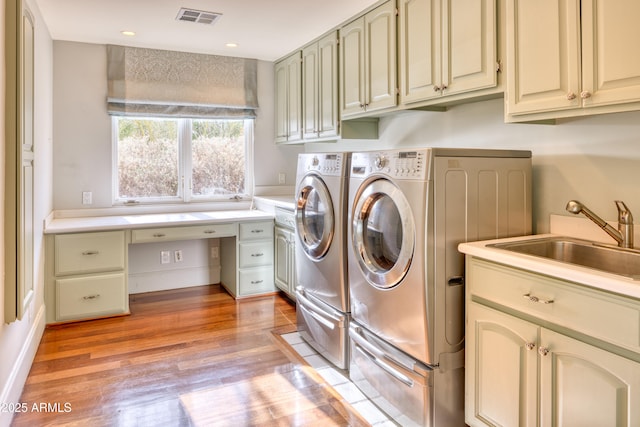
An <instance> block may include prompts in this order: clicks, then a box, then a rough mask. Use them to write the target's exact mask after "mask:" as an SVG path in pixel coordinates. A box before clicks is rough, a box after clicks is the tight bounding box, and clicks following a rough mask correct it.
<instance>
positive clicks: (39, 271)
mask: <svg viewBox="0 0 640 427" xmlns="http://www.w3.org/2000/svg"><path fill="white" fill-rule="evenodd" d="M27 4H28V6H29V8H30V9H31V11H32V12H33V14H34V17H35V27H36V37H35V43H36V47H35V48H36V50H35V52H36V62H35V97H36V103H35V123H36V128H35V135H34V137H35V140H34V150H35V160H34V165H35V181H34V186H35V202H34V203H35V205H34V209H35V215H34V218H35V219H34V221H35V224H34V225H35V226H34V236H35V238H34V239H35V241H34V252H35V259H34V270H35V271H34V278H35V279H34V281H35V297H34V298H33V300H32V302H31V304H30V306H29V307H28V309H27V313H26V314H25V315H24V317H23V319H22V320H20V321H16V322H13V323H11V324H8V325H7V324H4V323H3V322H2V321H0V402H2V403H10V402H19V401H20V394H21V392H22V388H23V385H24V381H25V380H26V376H27V374H28V373H29V369H30V368H31V362H32V360H33V357H34V355H35V351H36V349H37V346H38V344H39V342H40V337H41V335H42V332H43V329H44V244H43V235H42V230H43V220H44V218H45V217H46V216H47V215H48V214H49V212H51V206H52V205H51V192H52V187H51V181H52V170H51V157H52V144H51V135H52V117H51V116H52V112H51V106H52V53H53V50H52V42H51V37H50V36H49V32H48V30H47V28H46V26H45V25H44V21H43V20H42V18H41V16H40V12H39V10H38V8H37V5H36V3H35V1H31V0H27ZM4 6H5V0H2V5H1V6H0V22H4V13H5V7H4ZM4 47H5V44H4V31H1V32H0V55H1V56H2V58H4ZM4 84H5V69H4V66H3V67H0V88H1V90H0V92H1V95H2V99H3V100H4V96H5V89H6V88H5V87H4ZM4 108H5V104H4V102H1V103H0V120H2V121H4ZM0 128H2V129H4V123H0ZM4 138H5V135H4V132H0V153H2V154H0V156H2V159H1V161H2V164H4V145H5V139H4ZM0 186H1V187H2V189H3V191H4V188H5V182H4V173H2V174H0ZM3 200H4V199H3ZM1 203H3V202H1ZM3 216H4V206H2V208H1V209H0V223H2V224H4V218H3ZM0 239H1V240H2V241H4V229H1V230H0ZM3 250H4V249H3V247H2V248H0V251H3ZM2 255H3V256H4V253H2ZM3 269H4V263H0V277H4V271H2V270H3ZM4 285H5V286H7V285H9V286H10V284H6V283H5V284H4ZM3 298H4V292H0V319H3V318H4V313H3V310H4V303H3V301H2V299H3ZM10 421H11V414H9V413H6V412H2V413H0V426H8V425H9V423H10Z"/></svg>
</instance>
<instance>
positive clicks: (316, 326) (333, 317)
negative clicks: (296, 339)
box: [296, 291, 349, 370]
mask: <svg viewBox="0 0 640 427" xmlns="http://www.w3.org/2000/svg"><path fill="white" fill-rule="evenodd" d="M296 302H297V309H296V318H297V324H298V332H299V333H300V336H301V337H302V338H303V339H304V340H305V341H306V342H307V343H308V344H309V345H310V346H311V347H313V348H314V349H315V350H316V351H317V352H318V353H320V355H321V356H322V357H324V358H325V359H327V360H328V361H329V362H331V363H333V364H334V365H335V366H336V367H337V368H339V369H344V370H346V369H348V367H349V345H348V336H347V334H348V328H349V314H348V313H342V312H340V311H337V310H335V309H334V308H332V307H330V306H328V305H326V304H324V303H322V302H320V301H314V300H311V299H309V298H307V297H306V296H305V295H304V293H301V292H300V291H297V292H296Z"/></svg>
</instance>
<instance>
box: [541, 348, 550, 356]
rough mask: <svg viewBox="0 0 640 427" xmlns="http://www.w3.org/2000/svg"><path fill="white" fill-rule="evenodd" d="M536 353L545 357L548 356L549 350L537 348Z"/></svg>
mask: <svg viewBox="0 0 640 427" xmlns="http://www.w3.org/2000/svg"><path fill="white" fill-rule="evenodd" d="M538 353H539V354H540V356H546V355H547V354H549V349H548V348H547V347H539V348H538Z"/></svg>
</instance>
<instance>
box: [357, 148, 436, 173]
mask: <svg viewBox="0 0 640 427" xmlns="http://www.w3.org/2000/svg"><path fill="white" fill-rule="evenodd" d="M429 155H430V151H429V150H402V151H401V150H394V151H378V152H375V151H372V152H365V153H353V154H352V157H351V173H350V175H351V176H352V177H365V176H368V175H371V174H378V173H380V174H384V175H388V176H389V177H391V178H395V179H418V180H426V177H427V176H428V173H427V172H428V168H429Z"/></svg>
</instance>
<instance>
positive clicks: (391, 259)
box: [352, 179, 415, 289]
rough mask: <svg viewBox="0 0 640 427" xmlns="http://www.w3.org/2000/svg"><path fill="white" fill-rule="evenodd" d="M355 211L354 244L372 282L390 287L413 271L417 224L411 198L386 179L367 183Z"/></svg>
mask: <svg viewBox="0 0 640 427" xmlns="http://www.w3.org/2000/svg"><path fill="white" fill-rule="evenodd" d="M362 188H363V190H362V191H360V192H359V197H357V198H356V203H355V205H354V211H353V224H352V226H353V235H352V245H353V250H354V254H355V256H356V258H357V260H358V264H359V266H360V270H361V271H362V273H363V274H364V275H365V277H366V278H367V280H368V281H369V283H371V284H372V285H374V286H376V287H378V288H381V289H388V288H392V287H394V286H396V285H398V284H399V283H400V282H401V281H402V279H403V278H404V276H405V275H406V274H407V272H408V271H409V266H410V265H411V260H412V257H413V251H414V246H415V236H414V234H415V228H414V224H413V215H412V212H411V208H410V206H409V202H408V201H407V199H406V197H405V196H404V194H402V192H401V191H400V190H399V189H398V187H396V186H395V185H394V184H392V183H391V182H390V181H388V180H386V179H377V180H374V181H372V182H369V183H364V184H363V186H362Z"/></svg>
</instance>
